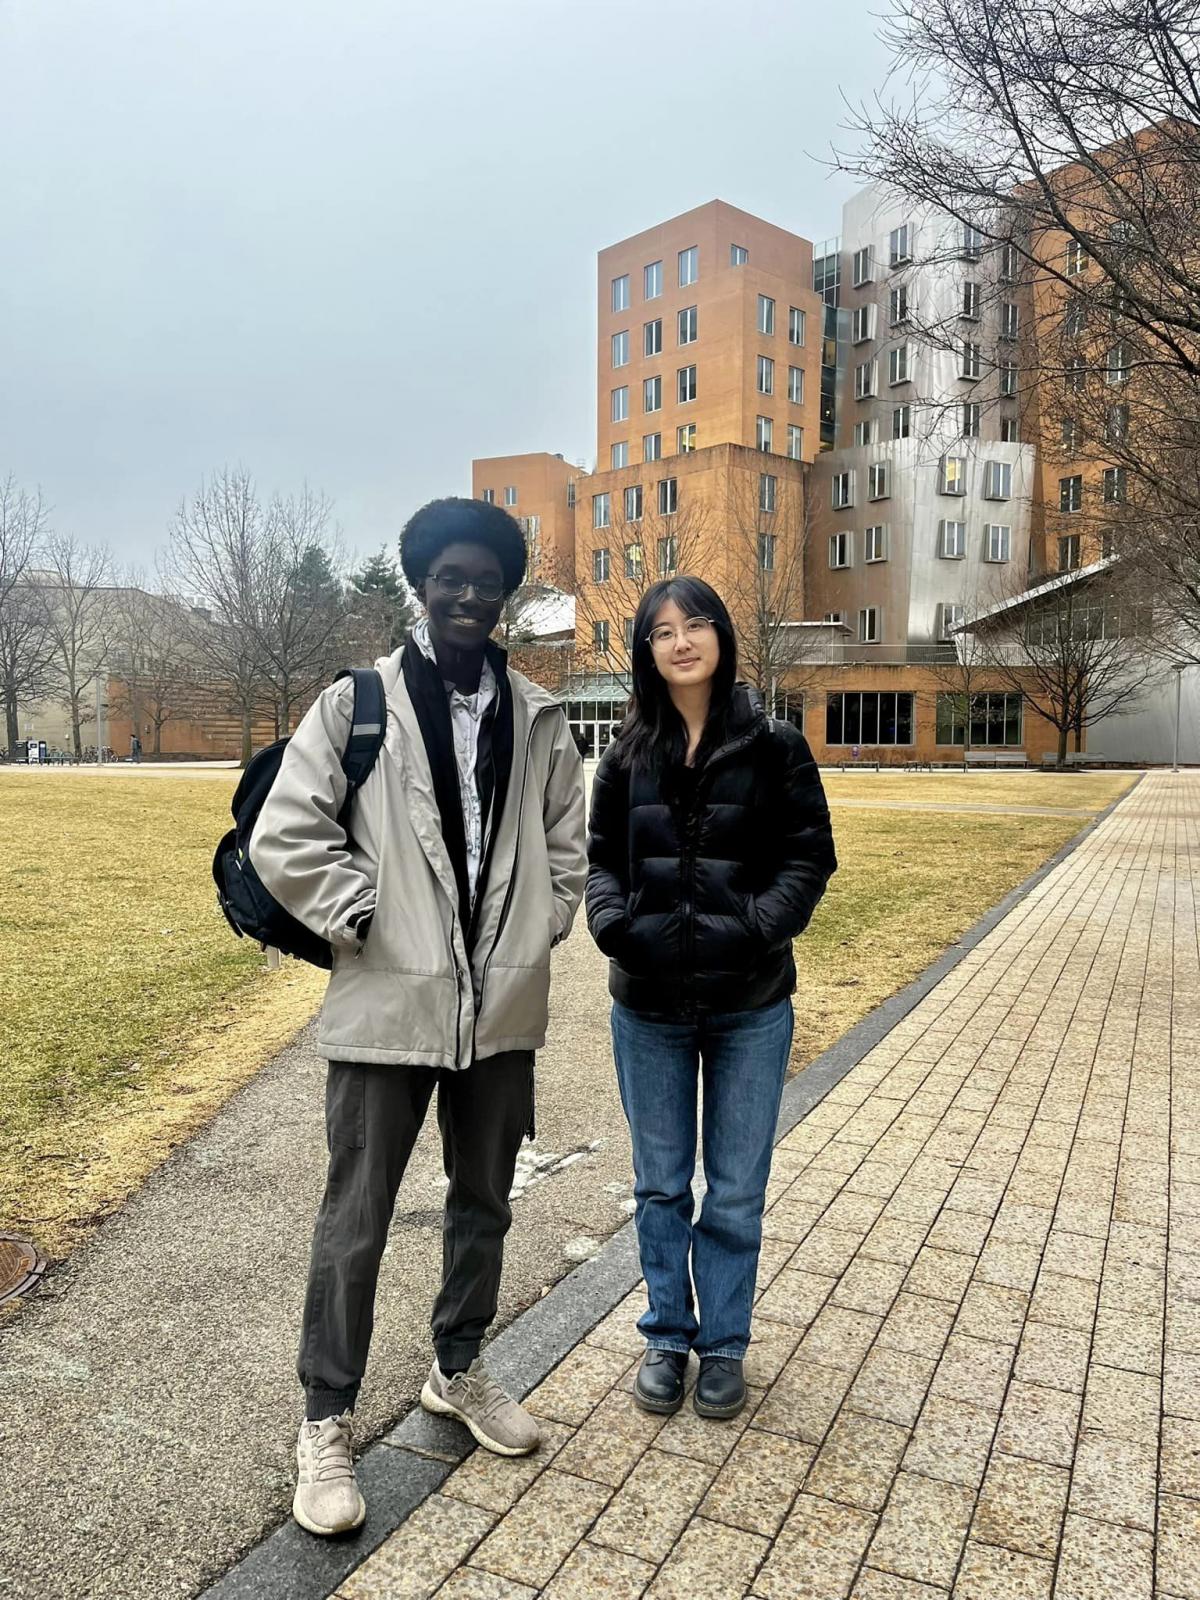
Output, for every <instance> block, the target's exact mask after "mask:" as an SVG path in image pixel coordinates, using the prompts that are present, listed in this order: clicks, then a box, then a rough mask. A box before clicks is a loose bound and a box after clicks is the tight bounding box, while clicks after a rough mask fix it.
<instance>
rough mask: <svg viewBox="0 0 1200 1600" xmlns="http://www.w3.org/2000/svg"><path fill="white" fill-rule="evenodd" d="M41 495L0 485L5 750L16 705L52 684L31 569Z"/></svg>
mask: <svg viewBox="0 0 1200 1600" xmlns="http://www.w3.org/2000/svg"><path fill="white" fill-rule="evenodd" d="M46 531H47V528H46V512H45V509H44V507H43V505H42V501H41V496H40V495H38V494H29V493H27V492H26V491H25V490H23V489H19V488H18V487H17V484H16V482H15V481H14V479H13V478H12V477H8V478H6V479H4V480H3V481H2V482H0V699H3V702H4V727H5V748H6V749H7V750H8V751H9V752H10V753H11V751H12V750H13V747H14V746H15V745H16V742H17V740H18V738H19V737H20V722H19V717H18V713H19V711H20V708H21V706H22V705H28V704H30V703H32V702H35V701H38V700H41V699H44V698H45V697H46V696H47V695H48V694H49V693H50V692H51V690H52V688H53V684H54V660H55V645H54V636H53V634H52V633H51V631H50V625H49V619H48V617H47V615H46V608H45V604H44V600H43V595H42V593H41V591H40V588H39V587H38V586H37V585H36V583H35V582H34V565H35V562H36V559H37V554H38V549H39V545H40V543H41V541H42V540H43V539H44V538H45V536H46Z"/></svg>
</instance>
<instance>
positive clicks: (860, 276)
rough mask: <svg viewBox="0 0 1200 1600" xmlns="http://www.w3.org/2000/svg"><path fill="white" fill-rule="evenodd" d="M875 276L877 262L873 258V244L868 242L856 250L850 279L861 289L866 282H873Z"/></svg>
mask: <svg viewBox="0 0 1200 1600" xmlns="http://www.w3.org/2000/svg"><path fill="white" fill-rule="evenodd" d="M874 277H875V263H874V262H873V261H872V260H871V246H870V245H869V244H866V245H863V247H862V249H861V250H856V251H855V252H854V261H853V263H852V266H851V272H850V281H851V283H852V284H853V285H854V287H855V288H856V289H861V288H862V286H863V284H864V283H871V282H873V281H874Z"/></svg>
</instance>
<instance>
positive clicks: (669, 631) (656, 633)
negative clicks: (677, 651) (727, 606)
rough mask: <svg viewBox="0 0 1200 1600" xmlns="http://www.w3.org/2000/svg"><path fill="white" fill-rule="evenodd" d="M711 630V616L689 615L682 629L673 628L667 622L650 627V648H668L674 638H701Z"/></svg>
mask: <svg viewBox="0 0 1200 1600" xmlns="http://www.w3.org/2000/svg"><path fill="white" fill-rule="evenodd" d="M711 631H712V618H711V617H689V618H688V619H687V621H686V622H685V623H684V625H683V627H682V629H679V628H673V627H672V626H671V624H670V623H669V622H664V623H661V624H660V625H659V626H658V627H657V628H651V629H650V635H649V638H650V648H651V650H669V649H670V648H671V646H672V645H673V644H674V643H675V640H676V638H683V639H701V638H703V637H704V635H705V634H706V633H711Z"/></svg>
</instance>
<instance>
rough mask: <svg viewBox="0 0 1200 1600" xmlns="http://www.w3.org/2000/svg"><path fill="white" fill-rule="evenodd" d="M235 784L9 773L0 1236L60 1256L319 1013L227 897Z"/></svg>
mask: <svg viewBox="0 0 1200 1600" xmlns="http://www.w3.org/2000/svg"><path fill="white" fill-rule="evenodd" d="M236 781H237V774H236V773H233V772H227V773H225V774H224V781H215V780H214V779H212V778H209V777H208V775H202V777H201V778H200V779H199V780H198V781H197V780H193V779H190V778H183V777H178V776H176V777H175V778H174V779H173V780H172V781H170V782H164V781H162V780H161V779H158V778H153V777H147V778H142V777H141V776H133V775H125V776H124V777H123V780H122V781H121V782H113V781H109V780H106V779H105V778H103V777H97V776H95V775H90V774H86V773H73V772H47V773H40V774H31V773H3V772H0V830H2V832H3V838H4V841H5V852H4V856H3V860H2V861H0V949H2V950H3V953H4V954H3V995H4V1004H3V1007H2V1008H0V1060H2V1061H3V1063H4V1080H5V1081H4V1101H3V1104H4V1115H3V1119H2V1120H0V1227H3V1226H8V1227H12V1228H15V1229H17V1230H18V1231H21V1232H24V1233H29V1234H31V1235H32V1236H33V1237H34V1238H35V1239H36V1240H37V1242H38V1243H39V1245H40V1246H41V1248H42V1249H43V1250H45V1251H46V1252H47V1253H48V1254H50V1255H61V1254H62V1253H64V1252H65V1250H66V1249H67V1248H69V1247H70V1245H72V1244H73V1243H75V1242H76V1241H77V1240H78V1239H79V1238H80V1237H81V1236H82V1235H83V1234H84V1233H85V1232H86V1231H87V1230H88V1228H89V1227H91V1226H92V1225H94V1223H95V1222H96V1221H98V1220H99V1219H100V1218H101V1217H103V1216H104V1215H106V1214H107V1213H108V1212H110V1211H112V1210H113V1209H114V1208H115V1207H116V1206H117V1205H119V1204H120V1203H121V1201H122V1200H124V1199H125V1198H126V1197H127V1196H128V1195H129V1194H130V1193H131V1192H132V1191H133V1190H134V1189H135V1188H137V1186H138V1185H139V1184H140V1183H141V1182H142V1181H143V1180H144V1179H145V1177H146V1176H147V1175H148V1174H149V1173H150V1172H151V1171H152V1170H153V1169H154V1167H156V1166H157V1165H158V1164H159V1162H160V1161H161V1160H162V1159H163V1158H164V1157H165V1156H166V1155H167V1154H168V1153H169V1151H170V1150H171V1149H172V1148H173V1147H174V1146H175V1145H176V1144H178V1143H179V1142H180V1140H181V1139H183V1138H185V1137H186V1136H187V1134H188V1133H190V1132H191V1131H192V1130H193V1129H194V1128H195V1127H197V1126H198V1125H199V1124H200V1123H202V1122H203V1121H205V1120H206V1119H207V1118H208V1117H209V1116H211V1114H212V1112H213V1111H214V1110H215V1109H216V1107H217V1106H218V1105H219V1104H220V1103H221V1102H222V1100H224V1099H225V1098H226V1097H227V1096H228V1094H229V1093H231V1092H232V1091H233V1090H234V1089H235V1088H237V1087H238V1086H239V1085H240V1084H241V1083H243V1082H245V1081H246V1079H247V1078H249V1077H250V1076H252V1075H253V1073H254V1072H255V1071H257V1069H258V1068H259V1067H260V1066H261V1065H262V1064H263V1062H264V1061H266V1060H268V1059H269V1058H270V1056H271V1055H272V1054H273V1053H274V1052H275V1051H276V1050H277V1049H278V1048H279V1047H280V1046H281V1045H282V1044H284V1043H285V1042H286V1040H287V1039H288V1038H289V1037H290V1036H291V1035H292V1034H293V1033H294V1032H295V1031H296V1029H297V1028H299V1027H300V1026H302V1025H303V1023H304V1022H306V1021H307V1020H308V1018H309V1017H310V1016H311V1015H312V1014H313V1012H314V1010H315V1008H316V1005H317V1004H318V1002H319V997H320V994H321V992H322V989H323V974H320V973H318V972H316V971H315V970H313V969H309V968H304V967H300V966H299V965H297V964H296V963H286V964H285V967H284V969H283V970H282V971H281V972H279V973H266V972H264V970H263V958H262V954H261V952H260V951H259V950H258V947H257V946H252V945H249V944H248V943H246V942H244V941H242V942H239V941H237V940H235V939H234V938H233V936H232V934H231V933H230V931H229V929H228V927H227V925H226V923H225V920H224V918H223V917H222V916H221V915H220V913H219V911H218V910H217V908H216V900H215V895H214V892H213V888H212V880H211V877H210V875H209V862H210V859H211V855H212V851H213V848H214V846H215V844H216V841H217V839H218V838H219V836H220V834H221V833H222V832H223V831H224V829H225V827H226V825H227V820H226V819H227V818H228V814H229V813H228V807H229V798H230V795H231V794H232V791H233V787H234V784H235V783H236Z"/></svg>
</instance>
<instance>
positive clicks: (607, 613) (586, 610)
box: [575, 479, 712, 688]
mask: <svg viewBox="0 0 1200 1600" xmlns="http://www.w3.org/2000/svg"><path fill="white" fill-rule="evenodd" d="M664 481H666V482H670V483H673V482H675V481H676V480H674V479H667V480H664ZM660 487H661V485H660ZM630 488H631V489H635V490H636V493H634V494H630V493H628V492H627V491H625V490H618V491H616V492H614V494H613V496H612V502H611V513H610V522H609V524H608V526H607V527H606V528H604V529H603V530H597V531H596V541H597V542H596V545H595V550H594V551H589V552H588V553H587V555H586V557H585V559H586V560H588V561H590V562H592V563H593V564H592V566H591V567H590V568H589V569H588V570H585V571H583V572H580V573H577V574H576V580H575V607H576V610H575V616H576V638H577V639H578V640H579V649H580V651H581V653H583V654H587V655H591V656H593V657H595V658H598V659H599V660H601V661H603V663H604V665H605V668H606V669H607V670H608V671H610V672H612V673H614V674H615V675H616V676H617V678H618V679H620V680H621V682H622V683H623V684H624V685H625V687H627V688H628V687H630V683H631V680H630V674H629V651H628V647H627V643H626V636H627V630H628V628H629V626H630V624H631V623H632V621H633V618H634V616H635V614H636V612H637V608H638V606H639V604H640V603H641V599H642V596H643V595H644V594H645V593H646V591H647V590H648V589H649V588H650V587H651V586H652V585H653V584H655V583H657V582H658V581H659V580H660V579H661V578H666V577H671V576H672V575H673V574H675V573H677V572H688V571H690V570H693V569H694V568H695V567H696V565H697V558H698V556H699V554H700V552H701V549H702V547H703V546H704V545H705V543H706V540H707V538H708V535H709V532H710V529H711V526H712V514H711V512H710V509H709V506H708V505H707V503H706V502H705V501H703V500H700V499H695V500H691V501H684V502H683V503H682V504H679V505H678V509H676V510H674V511H671V510H668V509H666V507H667V505H669V504H670V503H671V502H670V501H669V500H664V504H663V506H662V507H661V508H660V505H659V500H658V496H657V492H656V494H655V497H654V499H653V501H651V500H650V499H649V498H648V496H646V495H644V494H643V491H642V489H641V487H640V486H638V485H631V486H630ZM669 492H674V491H669ZM601 541H607V542H604V543H602V542H601ZM597 551H601V552H605V554H604V556H603V559H600V557H599V556H598V555H597V554H596V553H595V552H597ZM601 641H603V642H601Z"/></svg>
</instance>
